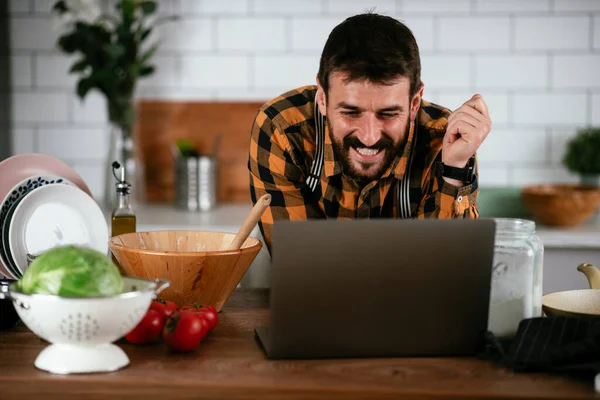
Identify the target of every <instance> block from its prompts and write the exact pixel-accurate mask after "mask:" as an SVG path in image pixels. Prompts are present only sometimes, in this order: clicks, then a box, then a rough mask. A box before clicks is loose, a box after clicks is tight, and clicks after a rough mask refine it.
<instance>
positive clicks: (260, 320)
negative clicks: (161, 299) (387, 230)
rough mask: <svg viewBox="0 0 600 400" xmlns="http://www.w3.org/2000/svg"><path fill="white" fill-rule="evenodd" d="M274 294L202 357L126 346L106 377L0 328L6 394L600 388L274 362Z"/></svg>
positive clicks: (478, 363)
mask: <svg viewBox="0 0 600 400" xmlns="http://www.w3.org/2000/svg"><path fill="white" fill-rule="evenodd" d="M267 307H268V292H266V291H258V290H239V291H237V292H236V293H234V295H233V296H232V297H231V298H230V300H229V302H228V303H227V305H226V306H225V308H224V309H223V312H222V313H221V314H220V315H219V316H220V321H219V325H218V326H217V327H216V328H215V330H214V331H213V332H212V333H211V334H210V336H209V337H207V339H206V340H205V341H204V342H203V343H202V344H201V345H200V347H199V348H198V349H197V350H196V351H195V352H193V353H186V354H177V353H171V352H169V350H168V349H167V347H166V346H165V345H164V344H162V343H159V344H153V345H148V346H136V345H131V344H128V343H124V342H123V341H119V342H117V344H118V345H119V346H120V347H121V348H122V349H123V350H124V351H125V352H126V353H127V355H128V357H129V358H130V361H131V363H130V364H129V366H127V367H126V368H124V369H121V370H119V371H116V372H111V373H103V374H82V375H64V376H63V375H54V374H50V373H47V372H45V371H41V370H38V369H37V368H35V366H34V364H33V363H34V360H35V358H36V357H37V355H38V354H39V352H40V351H41V350H42V349H43V348H44V347H46V346H47V345H48V343H47V342H45V341H43V340H41V339H39V338H38V337H37V336H35V335H34V334H33V333H32V332H30V331H29V330H28V329H27V328H26V327H24V326H23V325H21V324H19V325H17V327H15V328H13V329H11V330H9V331H4V332H0V398H1V399H2V400H8V399H27V398H38V396H39V398H43V399H45V400H49V399H61V400H67V399H82V398H85V399H113V398H124V397H128V398H134V399H135V398H137V399H143V400H149V399H161V400H164V399H192V398H194V399H203V398H210V399H249V398H260V399H275V398H282V397H284V398H298V399H300V398H302V399H341V398H352V399H358V398H368V399H392V398H395V399H397V398H409V399H434V398H435V399H467V398H468V399H473V398H477V399H484V398H485V399H488V398H489V399H491V398H493V399H516V398H526V399H571V400H573V399H588V398H600V396H596V394H595V392H594V387H593V382H581V381H576V380H569V379H566V378H562V377H556V376H550V375H543V374H514V373H511V372H510V371H508V370H506V369H503V368H500V367H498V366H495V365H493V364H492V363H489V362H486V361H482V360H476V359H470V358H374V359H369V358H367V359H364V358H363V359H337V360H301V361H300V360H268V359H266V358H265V356H264V353H263V352H262V350H261V348H260V347H259V345H258V344H257V342H256V341H255V339H254V333H253V329H254V328H255V327H256V326H259V325H264V324H265V323H266V322H267V319H268V313H267Z"/></svg>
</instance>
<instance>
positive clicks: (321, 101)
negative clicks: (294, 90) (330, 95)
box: [317, 77, 327, 117]
mask: <svg viewBox="0 0 600 400" xmlns="http://www.w3.org/2000/svg"><path fill="white" fill-rule="evenodd" d="M317 89H318V91H317V104H318V105H319V111H320V112H321V114H323V116H325V117H326V116H327V96H325V90H323V86H321V83H320V82H319V78H318V77H317Z"/></svg>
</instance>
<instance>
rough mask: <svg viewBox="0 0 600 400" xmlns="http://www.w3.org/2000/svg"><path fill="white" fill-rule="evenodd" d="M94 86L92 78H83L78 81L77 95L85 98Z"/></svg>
mask: <svg viewBox="0 0 600 400" xmlns="http://www.w3.org/2000/svg"><path fill="white" fill-rule="evenodd" d="M93 87H94V81H93V80H92V79H91V78H87V77H86V78H81V79H80V80H79V82H77V96H79V98H80V99H82V100H83V99H84V98H85V96H86V95H87V94H88V92H89V91H90V89H92V88H93Z"/></svg>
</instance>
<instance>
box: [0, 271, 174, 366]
mask: <svg viewBox="0 0 600 400" xmlns="http://www.w3.org/2000/svg"><path fill="white" fill-rule="evenodd" d="M124 286H125V288H124V290H123V293H121V294H118V295H115V296H108V297H89V298H69V297H60V296H52V295H44V294H33V295H28V294H24V293H22V292H20V291H19V289H18V288H17V285H16V284H15V283H13V284H11V285H9V286H8V287H6V286H2V287H0V288H1V289H2V292H0V298H10V299H11V300H12V301H13V305H14V308H15V309H16V311H17V313H18V315H19V317H20V318H21V320H22V321H23V323H24V324H25V325H26V326H27V327H28V328H29V329H31V330H32V331H33V333H35V334H36V335H37V336H39V337H40V338H42V339H44V340H46V341H48V342H50V343H52V344H51V345H50V346H48V347H46V348H45V349H44V350H42V352H41V353H40V354H39V355H38V356H37V358H36V360H35V363H34V365H35V366H36V367H37V368H39V369H42V370H45V371H48V372H52V373H55V374H73V373H87V372H109V371H116V370H118V369H120V368H122V367H124V366H126V365H127V364H129V358H128V357H127V355H126V354H125V352H124V351H123V350H121V348H119V347H118V346H116V345H114V344H112V342H114V341H116V340H117V339H119V338H121V337H123V336H124V335H125V334H126V333H127V332H129V331H130V330H131V329H133V328H134V327H135V326H136V325H137V324H138V323H139V322H140V321H141V319H142V317H143V316H144V315H145V313H146V311H147V310H148V308H149V306H150V302H151V301H152V299H153V298H156V295H157V294H158V293H160V292H161V291H162V290H163V289H165V288H167V287H168V286H169V282H168V281H165V280H161V279H154V280H147V279H139V278H129V277H125V278H124Z"/></svg>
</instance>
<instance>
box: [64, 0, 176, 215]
mask: <svg viewBox="0 0 600 400" xmlns="http://www.w3.org/2000/svg"><path fill="white" fill-rule="evenodd" d="M110 4H114V10H113V11H112V12H110V11H109V12H108V13H103V12H102V11H101V9H100V7H99V5H98V0H60V1H56V2H55V3H54V6H53V12H54V13H55V15H56V16H57V17H58V21H59V23H60V24H61V25H62V28H63V30H64V33H63V34H61V35H60V36H59V38H58V43H57V45H58V48H59V49H60V50H62V51H63V52H64V53H66V54H69V55H75V56H76V57H77V58H76V60H75V62H74V63H73V65H71V68H70V70H69V73H72V74H78V75H79V79H78V82H77V87H76V92H77V96H78V97H79V98H80V99H81V100H83V99H84V98H85V97H86V96H87V94H88V93H90V92H91V91H92V90H97V91H99V92H100V93H102V95H103V96H104V97H105V99H106V107H107V110H108V119H109V122H110V126H111V143H110V144H111V145H110V151H109V154H108V159H107V166H106V170H105V175H106V177H107V178H108V179H107V180H106V182H105V183H106V186H107V187H106V188H105V201H106V202H108V203H112V202H113V201H114V199H113V197H114V190H113V189H114V187H113V185H112V184H110V183H111V182H112V180H111V168H110V165H111V164H112V162H113V161H115V160H116V161H119V162H120V163H121V165H125V167H126V171H127V174H128V176H127V181H129V182H130V183H132V184H133V185H134V186H133V192H135V194H136V197H137V198H138V199H140V195H142V194H143V192H144V190H143V187H142V186H143V173H142V171H143V168H142V165H141V163H140V158H139V152H136V151H135V146H134V142H133V129H134V126H135V123H136V110H135V105H134V98H135V91H136V85H137V83H138V80H139V79H140V78H146V77H149V76H151V75H152V74H153V73H154V72H155V66H154V65H153V64H152V62H151V61H152V57H153V55H154V54H155V52H156V50H157V48H158V45H157V44H154V45H149V46H145V43H146V42H147V41H148V38H149V37H150V34H151V33H152V31H153V28H154V26H155V25H156V24H158V23H159V22H162V21H165V20H172V19H173V17H162V18H156V13H157V2H156V1H153V0H152V1H150V0H149V1H142V0H116V1H114V2H111V3H110Z"/></svg>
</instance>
